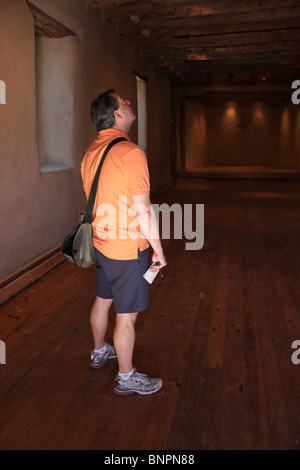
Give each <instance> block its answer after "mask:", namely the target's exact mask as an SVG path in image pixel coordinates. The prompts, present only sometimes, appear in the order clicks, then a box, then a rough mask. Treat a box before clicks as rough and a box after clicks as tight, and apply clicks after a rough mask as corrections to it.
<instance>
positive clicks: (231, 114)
mask: <svg viewBox="0 0 300 470" xmlns="http://www.w3.org/2000/svg"><path fill="white" fill-rule="evenodd" d="M237 115H238V113H237V108H236V103H234V102H232V101H229V102H228V103H227V107H226V111H225V119H226V120H227V121H236V120H237Z"/></svg>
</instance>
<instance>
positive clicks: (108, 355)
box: [90, 343, 117, 369]
mask: <svg viewBox="0 0 300 470" xmlns="http://www.w3.org/2000/svg"><path fill="white" fill-rule="evenodd" d="M106 346H107V348H106V351H105V353H104V354H101V355H100V354H99V353H95V352H94V351H92V352H91V362H90V367H91V368H92V369H99V368H100V367H102V366H104V364H106V362H107V361H109V360H110V359H115V358H116V357H117V354H116V350H115V348H114V347H113V346H111V345H110V344H108V343H106Z"/></svg>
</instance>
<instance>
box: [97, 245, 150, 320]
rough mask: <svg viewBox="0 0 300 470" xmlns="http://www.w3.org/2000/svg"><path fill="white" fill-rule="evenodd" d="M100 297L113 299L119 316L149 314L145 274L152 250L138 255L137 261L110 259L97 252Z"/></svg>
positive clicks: (147, 287) (140, 252)
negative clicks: (144, 312) (145, 311)
mask: <svg viewBox="0 0 300 470" xmlns="http://www.w3.org/2000/svg"><path fill="white" fill-rule="evenodd" d="M95 254H96V268H97V269H96V273H97V274H96V280H97V296H98V297H101V298H102V299H113V300H114V304H115V309H116V313H135V312H142V311H143V310H146V308H147V307H148V304H149V284H148V282H147V281H146V280H145V279H144V278H143V274H144V273H145V272H146V271H147V269H148V267H149V249H146V250H144V251H138V257H137V259H130V260H115V259H111V258H107V257H106V256H104V255H103V254H102V253H100V251H98V250H97V249H96V248H95Z"/></svg>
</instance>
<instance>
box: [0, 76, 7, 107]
mask: <svg viewBox="0 0 300 470" xmlns="http://www.w3.org/2000/svg"><path fill="white" fill-rule="evenodd" d="M0 104H6V85H5V82H4V81H3V80H0Z"/></svg>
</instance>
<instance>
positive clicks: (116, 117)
mask: <svg viewBox="0 0 300 470" xmlns="http://www.w3.org/2000/svg"><path fill="white" fill-rule="evenodd" d="M114 116H115V119H123V116H122V114H120V111H119V109H116V110H115V111H114Z"/></svg>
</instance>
